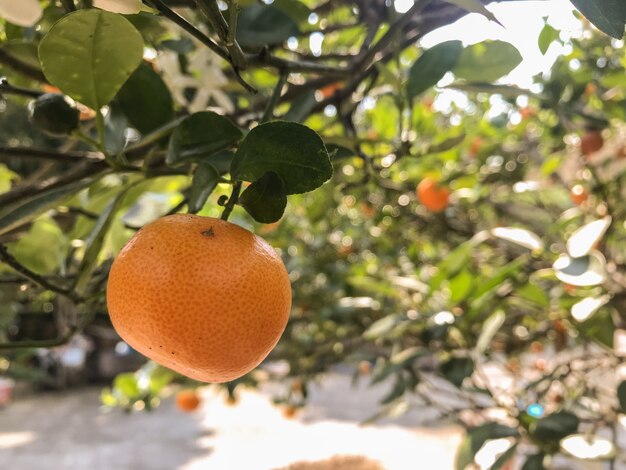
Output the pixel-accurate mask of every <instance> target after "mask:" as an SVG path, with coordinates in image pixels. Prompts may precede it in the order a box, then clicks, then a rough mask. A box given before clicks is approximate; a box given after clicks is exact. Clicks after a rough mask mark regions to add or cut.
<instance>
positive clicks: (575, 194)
mask: <svg viewBox="0 0 626 470" xmlns="http://www.w3.org/2000/svg"><path fill="white" fill-rule="evenodd" d="M569 197H570V199H571V200H572V202H573V203H574V204H576V205H577V206H580V205H581V204H582V203H583V202H585V201H586V200H587V198H588V197H589V194H587V190H586V189H585V187H584V186H582V185H580V184H577V185H576V186H574V187H573V188H572V189H571V190H570V192H569Z"/></svg>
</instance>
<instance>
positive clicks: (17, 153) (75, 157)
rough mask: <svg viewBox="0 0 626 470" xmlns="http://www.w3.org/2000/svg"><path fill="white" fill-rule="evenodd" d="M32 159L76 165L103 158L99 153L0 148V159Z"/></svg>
mask: <svg viewBox="0 0 626 470" xmlns="http://www.w3.org/2000/svg"><path fill="white" fill-rule="evenodd" d="M15 157H17V158H34V159H37V160H49V161H53V162H59V163H72V164H76V163H78V162H80V161H85V160H90V161H103V160H104V157H103V156H102V155H101V154H99V153H94V152H88V153H81V152H59V151H57V150H47V149H35V148H30V147H5V146H0V159H4V160H8V159H10V158H15Z"/></svg>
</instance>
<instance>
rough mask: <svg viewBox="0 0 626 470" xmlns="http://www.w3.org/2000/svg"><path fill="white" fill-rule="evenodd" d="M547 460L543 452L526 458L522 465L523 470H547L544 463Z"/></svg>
mask: <svg viewBox="0 0 626 470" xmlns="http://www.w3.org/2000/svg"><path fill="white" fill-rule="evenodd" d="M545 458H546V456H545V454H544V453H543V452H540V453H538V454H533V455H530V456H528V457H527V458H526V462H524V465H522V470H545V468H546V467H545V466H544V465H543V461H544V459H545Z"/></svg>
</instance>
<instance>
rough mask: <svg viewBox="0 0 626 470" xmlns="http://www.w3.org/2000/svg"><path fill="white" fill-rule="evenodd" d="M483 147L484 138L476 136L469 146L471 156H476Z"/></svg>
mask: <svg viewBox="0 0 626 470" xmlns="http://www.w3.org/2000/svg"><path fill="white" fill-rule="evenodd" d="M482 147H483V139H481V138H480V137H476V138H475V139H474V140H472V143H471V144H470V148H469V153H470V156H472V157H476V156H477V155H478V152H480V149H481V148H482Z"/></svg>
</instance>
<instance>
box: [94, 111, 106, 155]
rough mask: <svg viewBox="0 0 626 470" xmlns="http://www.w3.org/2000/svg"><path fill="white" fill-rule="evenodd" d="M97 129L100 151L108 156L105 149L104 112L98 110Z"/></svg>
mask: <svg viewBox="0 0 626 470" xmlns="http://www.w3.org/2000/svg"><path fill="white" fill-rule="evenodd" d="M96 129H97V131H98V149H99V150H100V151H101V152H102V153H104V154H105V155H106V147H105V140H104V137H105V131H104V116H103V114H102V110H101V109H100V108H98V109H97V110H96Z"/></svg>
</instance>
